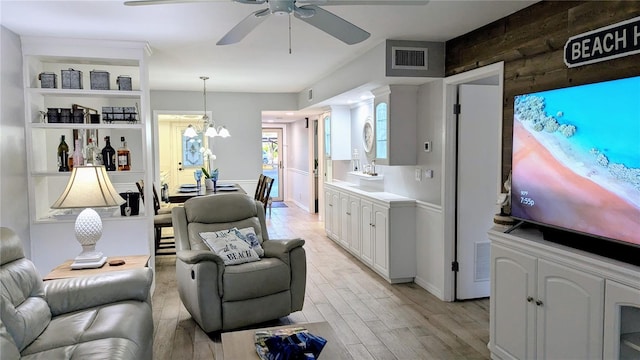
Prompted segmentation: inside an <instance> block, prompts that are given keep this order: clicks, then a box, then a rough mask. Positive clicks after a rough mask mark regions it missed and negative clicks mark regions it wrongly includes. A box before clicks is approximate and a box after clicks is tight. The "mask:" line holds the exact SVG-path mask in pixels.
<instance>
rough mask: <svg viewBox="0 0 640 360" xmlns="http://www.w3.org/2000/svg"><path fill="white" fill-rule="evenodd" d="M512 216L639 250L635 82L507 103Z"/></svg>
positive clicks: (639, 91)
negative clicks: (510, 122)
mask: <svg viewBox="0 0 640 360" xmlns="http://www.w3.org/2000/svg"><path fill="white" fill-rule="evenodd" d="M512 171H513V173H512V178H513V180H512V181H513V184H512V189H511V191H512V215H513V216H514V217H516V218H520V219H525V220H531V221H534V222H539V223H544V224H549V225H553V226H557V227H561V228H565V229H569V230H574V231H577V232H581V233H586V234H592V235H596V236H599V237H606V238H609V239H614V240H620V241H624V242H627V243H632V244H636V245H640V77H633V78H627V79H621V80H613V81H606V82H601V83H595V84H589V85H582V86H575V87H570V88H563V89H556V90H549V91H543V92H537V93H532V94H526V95H520V96H516V97H515V98H514V124H513V170H512Z"/></svg>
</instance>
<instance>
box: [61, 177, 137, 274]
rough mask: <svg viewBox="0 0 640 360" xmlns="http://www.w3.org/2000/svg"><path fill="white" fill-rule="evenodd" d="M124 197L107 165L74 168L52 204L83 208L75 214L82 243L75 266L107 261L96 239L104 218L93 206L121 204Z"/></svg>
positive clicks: (85, 267)
mask: <svg viewBox="0 0 640 360" xmlns="http://www.w3.org/2000/svg"><path fill="white" fill-rule="evenodd" d="M123 203H125V200H124V199H123V198H122V197H121V196H120V195H119V194H118V192H117V191H116V190H115V189H114V187H113V185H112V184H111V181H110V180H109V176H108V175H107V171H106V169H105V167H104V166H77V167H74V168H73V172H72V173H71V177H70V178H69V182H68V183H67V187H66V188H65V189H64V192H63V193H62V195H60V197H59V198H58V200H56V202H55V203H53V205H51V208H53V209H82V208H84V210H82V212H80V214H78V217H77V218H76V225H75V230H76V239H77V240H78V242H79V243H80V245H82V252H81V253H80V255H78V256H77V257H76V258H75V260H74V262H73V264H71V268H72V269H87V268H99V267H101V266H102V265H104V263H105V262H106V261H107V257H106V256H103V255H102V252H100V251H96V243H97V242H98V240H100V237H101V236H102V219H100V215H98V213H97V212H96V211H95V210H93V209H92V208H97V207H111V206H120V205H122V204H123Z"/></svg>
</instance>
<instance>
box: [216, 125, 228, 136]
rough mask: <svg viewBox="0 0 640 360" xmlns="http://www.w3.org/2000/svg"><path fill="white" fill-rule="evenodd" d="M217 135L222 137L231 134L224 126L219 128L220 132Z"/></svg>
mask: <svg viewBox="0 0 640 360" xmlns="http://www.w3.org/2000/svg"><path fill="white" fill-rule="evenodd" d="M218 135H219V136H222V137H223V138H226V137H229V136H231V134H229V130H227V128H226V127H224V126H223V127H222V129H220V132H219V133H218Z"/></svg>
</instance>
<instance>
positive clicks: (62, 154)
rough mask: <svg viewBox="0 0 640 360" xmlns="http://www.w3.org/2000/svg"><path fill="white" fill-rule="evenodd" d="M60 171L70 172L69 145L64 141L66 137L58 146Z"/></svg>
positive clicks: (61, 138) (62, 138)
mask: <svg viewBox="0 0 640 360" xmlns="http://www.w3.org/2000/svg"><path fill="white" fill-rule="evenodd" d="M58 171H69V145H67V143H66V142H65V141H64V135H62V136H61V137H60V145H58Z"/></svg>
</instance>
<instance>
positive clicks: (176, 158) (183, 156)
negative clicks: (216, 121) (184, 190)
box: [171, 123, 204, 186]
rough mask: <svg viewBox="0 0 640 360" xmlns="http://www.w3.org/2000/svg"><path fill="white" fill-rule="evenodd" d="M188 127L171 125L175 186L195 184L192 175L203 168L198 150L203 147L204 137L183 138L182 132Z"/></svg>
mask: <svg viewBox="0 0 640 360" xmlns="http://www.w3.org/2000/svg"><path fill="white" fill-rule="evenodd" d="M187 126H188V125H185V124H182V123H173V124H172V133H173V136H172V140H173V144H172V147H173V149H174V150H173V151H172V152H171V156H172V163H173V164H174V166H173V168H174V174H175V175H174V176H175V177H174V179H176V180H175V184H176V185H177V186H179V185H182V184H195V183H196V180H195V178H194V176H193V173H194V172H195V170H197V169H201V168H202V167H203V164H204V162H203V159H202V153H201V152H200V148H201V147H202V146H203V145H204V136H203V135H202V134H201V133H198V136H197V137H194V138H187V137H184V135H183V134H184V131H185V129H186V128H187Z"/></svg>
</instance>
